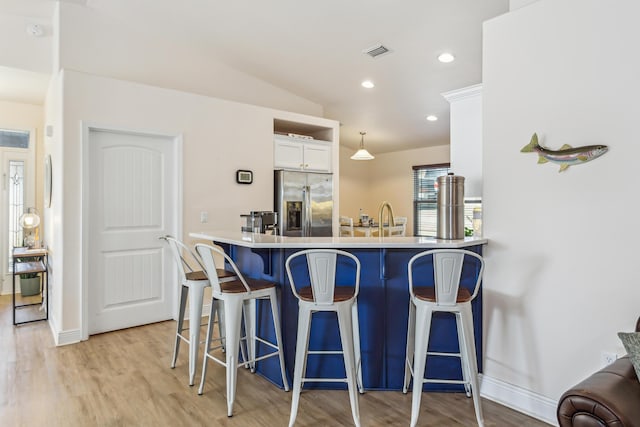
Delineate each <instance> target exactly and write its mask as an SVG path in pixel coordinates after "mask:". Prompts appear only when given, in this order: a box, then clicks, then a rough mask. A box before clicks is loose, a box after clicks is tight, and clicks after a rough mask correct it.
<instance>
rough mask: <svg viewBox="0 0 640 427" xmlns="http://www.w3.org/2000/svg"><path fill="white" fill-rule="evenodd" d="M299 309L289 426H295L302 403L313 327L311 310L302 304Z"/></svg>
mask: <svg viewBox="0 0 640 427" xmlns="http://www.w3.org/2000/svg"><path fill="white" fill-rule="evenodd" d="M298 310H299V311H298V338H297V341H296V361H295V367H294V372H293V393H292V396H291V416H290V417H289V427H293V425H294V424H295V423H296V416H297V415H298V404H299V403H300V391H301V390H302V379H303V378H302V377H303V375H304V371H305V365H306V363H305V362H306V359H307V351H308V350H309V330H310V327H311V310H309V308H307V307H305V306H304V305H302V304H300V307H299V309H298Z"/></svg>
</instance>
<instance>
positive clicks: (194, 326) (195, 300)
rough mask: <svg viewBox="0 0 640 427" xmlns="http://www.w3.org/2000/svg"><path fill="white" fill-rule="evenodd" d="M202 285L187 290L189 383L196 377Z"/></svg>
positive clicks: (192, 382)
mask: <svg viewBox="0 0 640 427" xmlns="http://www.w3.org/2000/svg"><path fill="white" fill-rule="evenodd" d="M204 288H205V287H204V286H202V285H200V284H199V283H198V285H193V286H191V289H190V291H189V385H193V384H194V383H195V379H196V361H197V360H198V347H199V346H200V322H202V300H203V298H204Z"/></svg>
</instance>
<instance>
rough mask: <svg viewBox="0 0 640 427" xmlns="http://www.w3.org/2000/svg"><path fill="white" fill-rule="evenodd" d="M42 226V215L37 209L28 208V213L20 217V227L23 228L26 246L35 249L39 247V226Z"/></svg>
mask: <svg viewBox="0 0 640 427" xmlns="http://www.w3.org/2000/svg"><path fill="white" fill-rule="evenodd" d="M39 225H40V215H38V211H37V210H36V208H27V212H25V213H24V214H22V216H21V217H20V226H21V227H22V230H23V231H22V233H23V241H24V245H25V246H27V247H29V248H33V247H37V246H36V244H37V243H39V242H38V240H39V239H38V226H39Z"/></svg>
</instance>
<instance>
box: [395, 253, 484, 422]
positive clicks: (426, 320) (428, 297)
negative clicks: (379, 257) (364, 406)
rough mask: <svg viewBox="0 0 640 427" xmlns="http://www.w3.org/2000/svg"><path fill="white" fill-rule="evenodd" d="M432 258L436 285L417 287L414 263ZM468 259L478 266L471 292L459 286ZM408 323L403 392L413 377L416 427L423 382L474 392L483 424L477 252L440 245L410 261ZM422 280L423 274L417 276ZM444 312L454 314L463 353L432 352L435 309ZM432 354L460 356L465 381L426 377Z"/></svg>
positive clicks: (480, 269)
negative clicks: (475, 314) (474, 311)
mask: <svg viewBox="0 0 640 427" xmlns="http://www.w3.org/2000/svg"><path fill="white" fill-rule="evenodd" d="M424 257H431V258H432V259H433V278H432V279H433V284H434V285H433V286H415V285H414V277H413V276H414V274H413V269H414V264H415V263H420V262H421V261H425V260H422V258H424ZM465 260H467V261H470V262H471V264H473V266H474V269H475V270H474V271H475V276H473V278H474V279H475V286H474V287H473V288H472V290H469V289H467V288H465V287H461V286H460V277H462V274H463V273H462V270H463V266H464V263H465ZM407 268H408V276H409V293H410V294H411V299H410V302H409V324H408V327H407V350H406V358H405V371H404V385H403V388H402V391H403V393H407V391H408V389H409V382H410V381H411V377H412V376H413V396H412V403H411V426H412V427H413V426H415V425H416V424H417V422H418V416H419V413H420V400H421V397H422V385H423V384H424V383H446V384H463V385H464V388H465V392H466V394H467V396H468V397H471V396H473V404H474V407H475V413H476V419H477V421H478V425H479V426H481V427H482V426H483V425H484V418H483V415H482V406H481V402H480V389H479V386H478V364H477V360H476V346H475V337H474V332H473V314H472V311H471V301H472V300H473V299H474V298H475V297H476V296H477V295H478V291H479V289H480V282H481V280H482V273H483V270H484V261H483V259H482V257H481V256H480V255H478V254H476V253H474V252H471V251H467V250H462V249H436V250H430V251H425V252H421V253H419V254H416V255H414V256H413V257H412V258H411V259H410V260H409V263H408V267H407ZM418 276H420V278H421V279H422V280H425V279H427V278H426V277H424V275H418V274H416V277H418ZM437 311H444V312H449V313H453V314H455V318H456V328H457V334H458V345H459V348H460V352H459V353H447V352H429V351H427V349H428V347H429V334H430V330H431V316H432V314H433V313H434V312H437ZM428 356H453V357H459V358H460V361H461V365H462V380H455V379H432V378H424V374H425V369H426V363H427V358H428Z"/></svg>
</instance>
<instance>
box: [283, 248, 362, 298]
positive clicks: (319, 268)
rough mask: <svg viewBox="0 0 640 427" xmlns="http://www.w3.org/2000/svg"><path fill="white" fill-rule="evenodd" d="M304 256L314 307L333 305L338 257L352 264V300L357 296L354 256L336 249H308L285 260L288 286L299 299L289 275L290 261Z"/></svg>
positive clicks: (356, 264) (356, 260) (358, 264)
mask: <svg viewBox="0 0 640 427" xmlns="http://www.w3.org/2000/svg"><path fill="white" fill-rule="evenodd" d="M303 255H305V256H306V260H307V268H308V272H309V280H310V282H311V283H310V285H311V289H312V291H313V302H314V303H315V304H316V305H331V304H333V296H334V291H335V288H336V270H337V266H338V259H339V258H338V257H346V258H347V259H350V260H351V262H353V265H354V266H355V269H356V271H355V280H354V282H355V283H354V284H351V285H353V286H355V293H354V296H353V297H354V298H355V297H357V296H358V292H359V290H360V261H359V260H358V258H356V256H355V255H352V254H350V253H349V252H345V251H340V250H337V249H308V250H305V251H300V252H296V253H294V254H293V255H291V256H289V258H287V262H286V263H285V267H286V270H287V276H288V277H289V284H290V285H291V291H292V292H293V294H294V295H295V296H296V298H298V299H299V298H300V294H298V291H297V290H296V285H295V283H294V281H293V274H292V273H291V261H293V260H294V259H296V258H298V257H300V256H303Z"/></svg>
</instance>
